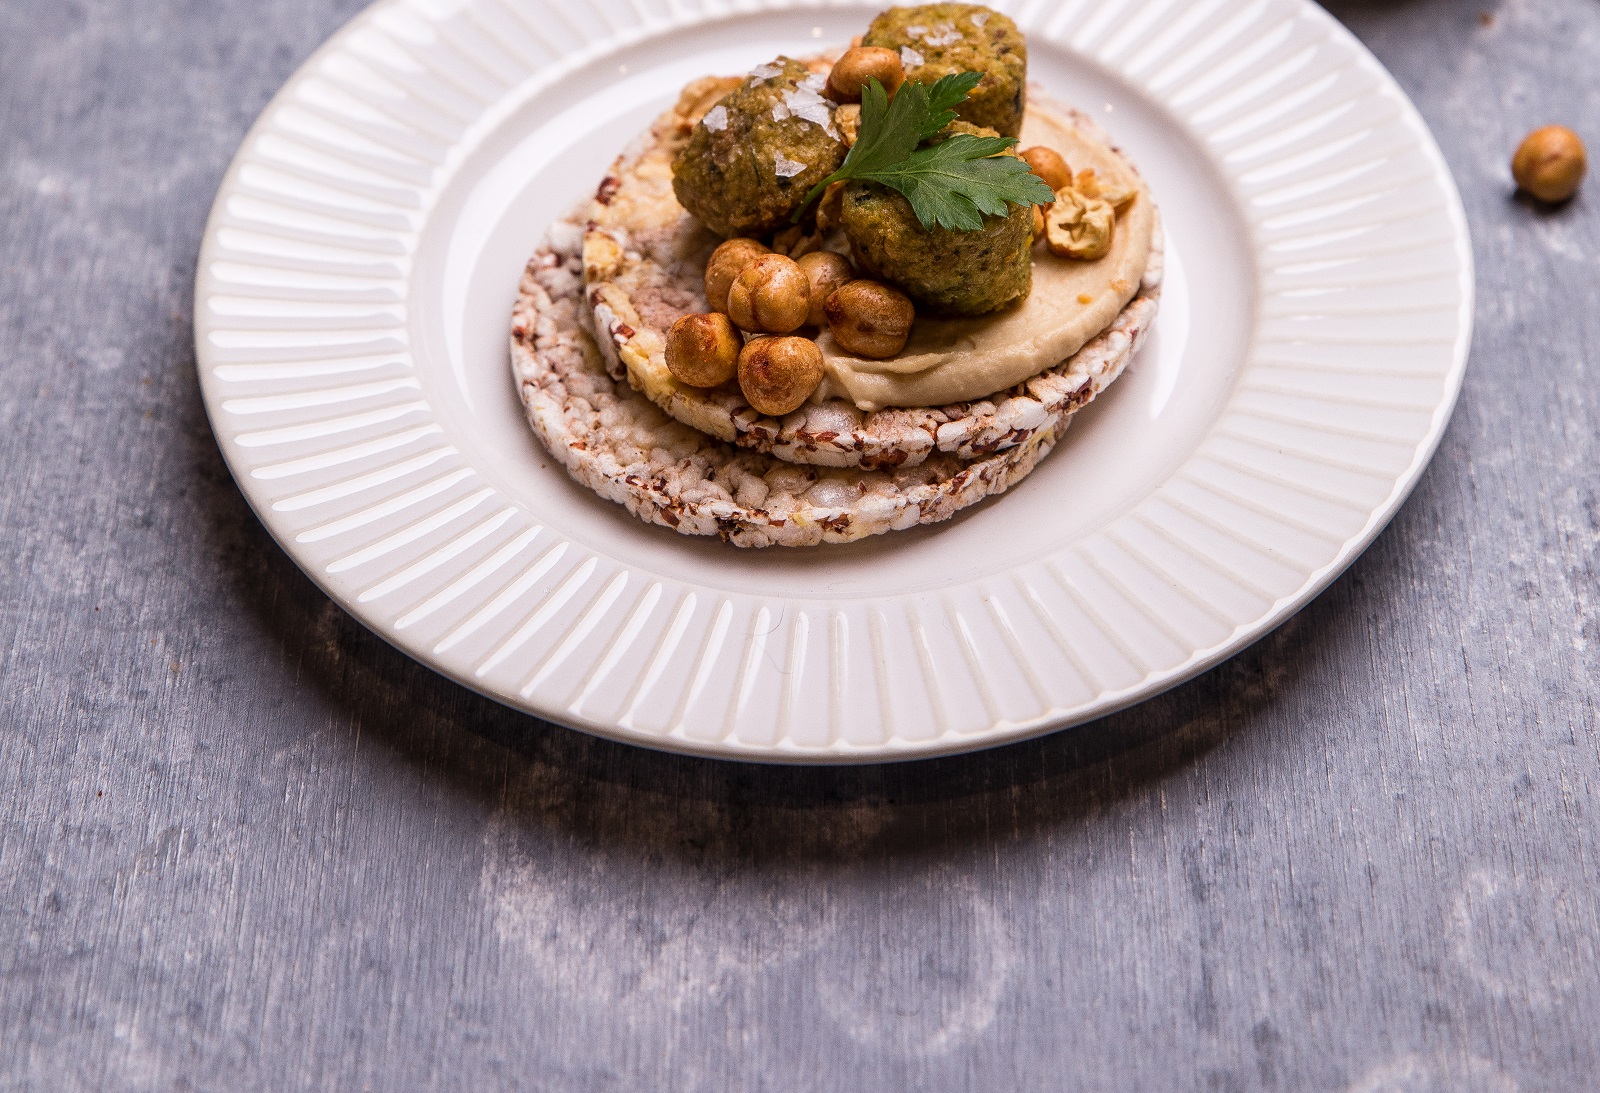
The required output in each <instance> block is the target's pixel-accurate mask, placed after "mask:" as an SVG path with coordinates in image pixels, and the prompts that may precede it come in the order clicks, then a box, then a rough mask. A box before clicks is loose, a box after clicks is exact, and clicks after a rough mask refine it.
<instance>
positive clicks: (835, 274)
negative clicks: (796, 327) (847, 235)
mask: <svg viewBox="0 0 1600 1093" xmlns="http://www.w3.org/2000/svg"><path fill="white" fill-rule="evenodd" d="M800 268H801V269H802V270H804V271H805V275H806V280H807V281H809V282H810V283H811V314H810V315H809V316H807V318H806V324H807V325H808V326H823V325H825V324H826V323H827V321H828V314H827V311H826V310H825V309H824V307H823V305H825V304H826V303H827V302H828V297H829V296H832V295H833V293H834V290H835V289H840V288H843V287H844V286H845V285H847V284H849V283H850V282H851V281H853V280H855V276H856V271H855V267H854V266H852V265H851V264H850V259H848V258H846V257H845V256H844V255H842V254H838V253H836V252H834V251H831V250H819V251H814V252H812V253H811V254H808V255H806V256H805V257H804V258H802V259H800Z"/></svg>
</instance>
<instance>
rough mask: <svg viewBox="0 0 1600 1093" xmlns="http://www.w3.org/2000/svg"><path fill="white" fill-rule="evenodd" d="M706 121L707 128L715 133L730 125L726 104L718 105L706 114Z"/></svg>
mask: <svg viewBox="0 0 1600 1093" xmlns="http://www.w3.org/2000/svg"><path fill="white" fill-rule="evenodd" d="M704 121H705V126H706V128H707V129H709V130H711V131H712V132H713V133H720V132H722V131H723V130H724V129H726V128H727V127H728V108H727V107H726V106H718V107H716V108H715V109H713V110H712V111H711V112H710V113H708V114H707V115H706V116H705V118H704Z"/></svg>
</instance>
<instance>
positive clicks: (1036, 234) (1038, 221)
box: [1033, 205, 1047, 243]
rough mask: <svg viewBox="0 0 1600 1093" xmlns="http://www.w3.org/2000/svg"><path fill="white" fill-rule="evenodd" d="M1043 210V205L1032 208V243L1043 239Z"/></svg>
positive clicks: (1044, 221)
mask: <svg viewBox="0 0 1600 1093" xmlns="http://www.w3.org/2000/svg"><path fill="white" fill-rule="evenodd" d="M1044 209H1045V207H1044V206H1043V205H1035V206H1034V207H1033V241H1034V242H1035V243H1037V242H1038V241H1039V240H1041V239H1043V238H1044V233H1045V227H1046V225H1047V222H1046V220H1045V217H1044Z"/></svg>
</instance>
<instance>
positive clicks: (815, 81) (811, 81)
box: [800, 72, 828, 94]
mask: <svg viewBox="0 0 1600 1093" xmlns="http://www.w3.org/2000/svg"><path fill="white" fill-rule="evenodd" d="M800 86H801V87H805V88H809V89H811V90H812V91H815V92H817V93H818V94H821V93H822V92H823V91H825V90H827V87H828V77H827V75H826V74H825V73H822V72H813V73H812V74H811V75H809V76H807V77H806V78H805V79H803V80H801V81H800Z"/></svg>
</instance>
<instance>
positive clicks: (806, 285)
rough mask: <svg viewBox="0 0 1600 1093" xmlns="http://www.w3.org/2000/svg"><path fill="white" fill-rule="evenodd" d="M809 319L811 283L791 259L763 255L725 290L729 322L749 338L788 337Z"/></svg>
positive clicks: (781, 256) (777, 255)
mask: <svg viewBox="0 0 1600 1093" xmlns="http://www.w3.org/2000/svg"><path fill="white" fill-rule="evenodd" d="M810 315H811V281H810V280H809V279H808V278H807V277H806V275H805V273H804V272H803V271H802V270H801V269H800V266H799V264H798V263H797V262H795V260H794V259H793V258H785V257H784V256H783V255H781V254H763V255H762V256H761V257H759V258H757V259H756V260H755V261H754V262H751V263H750V264H749V265H748V266H746V267H745V270H744V272H743V273H741V274H739V279H738V280H737V281H735V282H734V283H733V288H731V289H729V290H728V318H730V319H732V320H733V321H734V322H735V323H737V324H738V325H739V328H740V329H741V330H746V331H748V332H750V333H751V334H789V333H792V332H793V331H796V330H799V329H800V328H801V327H802V326H804V325H806V319H807V318H808V317H810Z"/></svg>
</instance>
